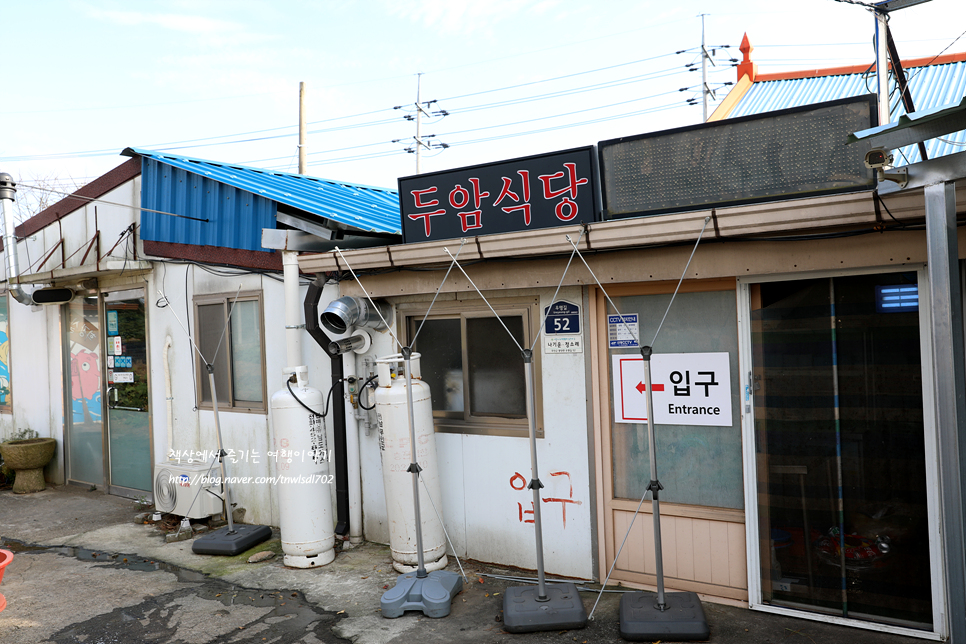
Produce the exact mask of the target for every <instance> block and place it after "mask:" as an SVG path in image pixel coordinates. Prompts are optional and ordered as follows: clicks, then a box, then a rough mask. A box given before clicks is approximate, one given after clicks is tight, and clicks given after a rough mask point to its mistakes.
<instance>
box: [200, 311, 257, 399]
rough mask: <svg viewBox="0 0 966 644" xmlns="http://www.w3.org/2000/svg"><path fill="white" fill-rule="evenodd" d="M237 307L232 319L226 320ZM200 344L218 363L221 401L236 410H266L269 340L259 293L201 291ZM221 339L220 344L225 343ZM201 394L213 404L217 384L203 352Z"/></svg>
mask: <svg viewBox="0 0 966 644" xmlns="http://www.w3.org/2000/svg"><path fill="white" fill-rule="evenodd" d="M229 311H231V321H230V324H229V325H228V326H227V328H226V325H225V321H226V320H227V319H228V317H229ZM195 325H196V326H195V328H196V330H197V331H196V334H195V336H196V338H197V342H198V349H199V350H200V351H201V353H202V355H203V356H204V357H205V360H208V361H211V364H212V366H213V368H214V376H215V390H216V391H217V393H218V407H219V408H228V409H232V410H233V411H255V412H258V411H265V409H266V407H265V398H266V396H265V374H264V367H263V365H264V364H265V349H264V347H265V342H264V327H263V325H262V301H261V295H260V294H259V293H241V294H239V295H238V297H237V299H236V297H235V295H234V294H225V295H203V296H198V297H195ZM219 345H220V348H219ZM197 363H198V372H197V373H198V400H199V404H200V406H201V407H202V408H209V409H210V408H211V407H212V405H211V385H210V382H209V379H208V371H207V369H206V368H205V364H204V362H203V361H202V360H201V359H200V358H198V359H197Z"/></svg>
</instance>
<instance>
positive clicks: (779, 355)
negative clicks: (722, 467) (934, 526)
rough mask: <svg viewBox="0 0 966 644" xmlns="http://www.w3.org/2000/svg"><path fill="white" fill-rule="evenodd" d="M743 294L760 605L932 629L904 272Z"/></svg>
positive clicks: (917, 379) (913, 326)
mask: <svg viewBox="0 0 966 644" xmlns="http://www.w3.org/2000/svg"><path fill="white" fill-rule="evenodd" d="M749 296H750V303H751V336H752V372H751V374H750V375H751V380H750V385H751V392H749V393H750V394H751V395H752V398H753V401H754V437H755V451H756V462H757V463H756V465H757V477H758V481H757V496H758V499H757V501H758V504H757V505H758V518H759V524H758V534H759V553H760V562H761V566H760V575H761V588H762V599H763V601H764V603H766V604H770V605H774V606H784V607H790V608H800V609H805V610H808V611H815V612H820V613H826V614H830V615H836V616H841V617H849V618H854V619H861V620H870V621H876V622H883V623H890V624H896V625H901V626H906V627H912V628H922V629H927V630H931V629H932V622H933V608H932V585H931V584H932V579H931V576H932V575H931V567H930V548H929V527H928V520H927V519H928V516H927V515H928V513H927V476H926V456H925V454H926V452H925V438H924V437H925V431H924V415H923V383H922V356H921V350H920V346H921V344H920V322H919V308H918V284H917V275H916V273H914V272H912V273H889V274H880V275H862V276H844V277H834V278H822V279H808V280H799V281H781V282H769V283H760V284H752V285H750V287H749Z"/></svg>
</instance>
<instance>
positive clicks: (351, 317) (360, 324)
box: [303, 279, 392, 539]
mask: <svg viewBox="0 0 966 644" xmlns="http://www.w3.org/2000/svg"><path fill="white" fill-rule="evenodd" d="M323 286H324V280H323V279H316V280H315V281H314V282H312V284H311V285H309V288H308V291H307V292H306V294H305V300H304V304H303V306H304V313H305V330H306V331H308V333H309V335H310V336H312V339H313V340H315V342H316V344H318V345H319V346H320V347H322V350H323V351H325V353H326V355H328V356H329V359H330V360H331V361H332V367H331V368H332V399H333V400H336V401H341V400H345V386H344V380H345V363H344V362H343V358H342V354H343V353H347V352H349V351H355V352H360V351H364V350H366V349H367V348H368V347H367V346H366V344H367V343H366V340H367V337H366V336H367V335H368V334H365V335H363V334H359V333H358V331H357V332H356V333H354V334H353V335H352V336H351V337H350V338H346V339H344V340H340V341H333V340H332V339H331V338H330V337H329V336H328V335H327V334H326V331H328V332H329V333H331V334H332V335H343V334H344V333H347V332H348V331H349V330H351V329H352V328H369V329H375V330H380V329H385V328H386V325H385V324H383V322H382V318H381V317H380V315H379V314H380V313H382V317H383V318H385V319H386V322H388V323H389V324H392V307H391V306H390V305H389V304H388V303H386V302H377V303H376V306H377V307H378V312H377V310H376V309H374V308H373V307H372V304H370V303H369V301H368V300H365V299H362V298H357V297H349V296H346V297H340V298H339V299H337V300H335V301H334V302H332V303H331V304H329V306H328V307H326V309H325V311H323V312H322V314H321V315H320V314H319V301H320V300H321V299H322V288H323ZM320 323H321V324H320ZM323 327H325V328H324V329H323ZM350 359H351V360H354V359H355V357H354V356H352V357H351V358H350ZM332 414H333V423H334V424H335V459H336V471H335V495H336V511H337V515H338V524H337V526H336V529H335V531H336V532H337V533H338V534H340V535H343V536H344V535H346V534H350V533H349V529H350V525H351V523H352V522H353V521H355V522H356V523H359V524H360V525H359V526H357V527H358V528H360V530H359V531H358V532H357V531H356V530H353V531H352V533H351V534H350V539H351V538H352V537H353V536H355V537H356V538H357V539H361V536H362V532H361V523H362V516H361V514H362V513H361V508H362V505H361V498H360V499H359V501H358V506H357V507H356V506H352V507H353V509H354V510H356V511H354V512H351V513H350V502H349V498H350V484H349V457H350V452H351V456H352V458H353V461H354V467H355V469H354V470H353V474H352V476H353V477H354V478H357V477H360V476H361V471H360V465H359V464H358V459H359V446H358V440H359V434H358V426H357V425H355V423H353V425H354V426H353V428H352V432H353V435H352V436H349V430H348V427H347V425H348V422H347V418H346V405H345V404H333V405H332ZM349 441H353V445H352V446H350V445H348V442H349ZM355 483H356V482H355V481H353V484H352V485H351V490H352V492H353V494H355V493H358V495H359V497H361V487H362V485H361V481H360V482H359V483H358V486H357V485H356V484H355ZM356 490H358V492H356ZM352 515H355V517H356V518H355V519H353V516H352Z"/></svg>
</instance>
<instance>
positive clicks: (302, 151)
mask: <svg viewBox="0 0 966 644" xmlns="http://www.w3.org/2000/svg"><path fill="white" fill-rule="evenodd" d="M306 120H307V119H306V116H305V83H304V82H301V83H299V174H305V121H306Z"/></svg>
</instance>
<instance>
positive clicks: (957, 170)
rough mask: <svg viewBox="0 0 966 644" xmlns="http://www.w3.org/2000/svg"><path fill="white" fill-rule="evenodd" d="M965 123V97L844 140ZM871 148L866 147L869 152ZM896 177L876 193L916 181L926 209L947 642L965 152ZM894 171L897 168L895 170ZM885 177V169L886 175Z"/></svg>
mask: <svg viewBox="0 0 966 644" xmlns="http://www.w3.org/2000/svg"><path fill="white" fill-rule="evenodd" d="M964 127H966V98H964V99H963V100H962V101H961V102H960V103H959V105H953V106H948V107H941V108H938V109H935V110H928V111H926V112H923V113H922V114H910V115H908V116H907V117H906V116H904V117H900V118H899V121H898V122H897V123H891V124H889V125H884V126H880V127H877V128H871V129H869V130H864V131H861V132H856V133H854V134H852V135H850V136H849V142H850V143H855V142H859V141H866V142H868V143H870V144H871V145H872V147H873V150H872V152H876V151H882V150H884V149H889V148H891V147H892V146H901V145H908V144H912V143H918V142H920V141H923V140H924V139H925V138H935V137H938V136H943V135H944V134H949V133H951V132H957V131H959V130H961V129H964ZM872 152H870V154H871V153H872ZM896 170H897V171H899V172H901V173H903V174H904V177H902V179H904V180H901V181H900V182H898V183H891V185H890V184H889V183H886V184H883V185H882V186H880V188H879V192H880V193H890V192H899V191H906V190H911V189H914V188H923V200H924V205H925V214H926V257H927V266H928V267H929V299H930V303H931V309H932V314H931V316H930V325H931V332H932V369H933V381H934V382H935V409H936V427H937V434H938V437H937V438H938V443H939V445H938V446H939V450H938V451H939V488H940V489H939V494H940V505H941V508H942V539H943V555H944V558H945V562H944V563H945V567H946V571H945V573H946V574H945V576H944V584H945V588H944V592H945V600H946V607H947V608H946V610H944V611H942V612H943V613H945V614H946V615H947V619H948V620H949V623H948V627H949V630H948V632H947V633H946V635H947V636H948V637H949V641H950V642H956V643H961V642H966V617H964V615H963V613H962V612H961V611H959V610H957V609H956V608H955V607H957V606H962V605H963V604H964V603H966V552H964V551H963V546H962V544H963V539H964V537H966V514H964V510H963V503H964V500H966V492H964V486H966V471H964V466H966V457H964V455H963V452H964V451H966V444H964V441H966V367H964V362H963V354H964V340H963V303H962V296H961V290H960V289H961V285H960V278H959V276H960V270H959V242H958V239H957V233H956V228H957V225H958V224H957V220H956V181H957V180H959V179H964V178H966V152H959V153H957V154H951V155H947V156H944V157H940V158H937V159H930V160H928V161H921V162H919V163H915V164H912V165H907V166H902V167H901V168H896ZM900 177H901V175H900ZM887 178H888V176H887Z"/></svg>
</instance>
